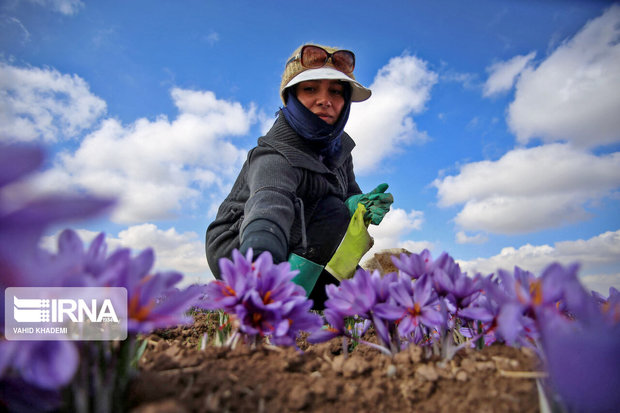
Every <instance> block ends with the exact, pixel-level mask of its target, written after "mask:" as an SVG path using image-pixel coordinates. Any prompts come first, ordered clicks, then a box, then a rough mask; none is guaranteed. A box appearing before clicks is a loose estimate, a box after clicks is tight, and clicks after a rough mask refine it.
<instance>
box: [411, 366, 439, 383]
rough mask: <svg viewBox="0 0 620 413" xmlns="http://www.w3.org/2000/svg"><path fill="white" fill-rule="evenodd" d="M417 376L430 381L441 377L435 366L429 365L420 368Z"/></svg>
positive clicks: (417, 370)
mask: <svg viewBox="0 0 620 413" xmlns="http://www.w3.org/2000/svg"><path fill="white" fill-rule="evenodd" d="M416 375H419V376H420V377H422V378H424V379H426V380H428V381H435V380H437V379H438V378H439V375H438V374H437V370H436V369H435V366H432V365H429V364H423V365H421V366H420V367H418V368H417V369H416Z"/></svg>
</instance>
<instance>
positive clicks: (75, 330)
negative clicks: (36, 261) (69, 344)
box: [4, 287, 128, 340]
mask: <svg viewBox="0 0 620 413" xmlns="http://www.w3.org/2000/svg"><path fill="white" fill-rule="evenodd" d="M127 318H128V317H127V290H126V289H125V288H122V287H45V288H40V287H39V288H36V287H9V288H7V289H6V290H5V291H4V325H5V329H4V333H5V337H6V338H7V339H8V340H124V339H126V338H127Z"/></svg>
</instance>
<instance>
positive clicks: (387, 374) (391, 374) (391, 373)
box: [385, 364, 396, 378]
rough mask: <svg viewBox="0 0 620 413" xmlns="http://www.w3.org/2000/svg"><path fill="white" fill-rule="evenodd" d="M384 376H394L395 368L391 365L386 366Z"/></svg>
mask: <svg viewBox="0 0 620 413" xmlns="http://www.w3.org/2000/svg"><path fill="white" fill-rule="evenodd" d="M385 375H386V376H387V377H388V378H391V377H394V376H396V366H395V365H393V364H390V365H389V366H388V368H387V372H386V373H385Z"/></svg>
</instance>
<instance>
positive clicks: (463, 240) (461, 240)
mask: <svg viewBox="0 0 620 413" xmlns="http://www.w3.org/2000/svg"><path fill="white" fill-rule="evenodd" d="M488 239H489V238H488V237H487V236H486V235H484V234H475V235H468V234H466V233H465V231H459V232H457V233H456V237H455V240H456V243H457V244H484V243H485V242H487V241H488Z"/></svg>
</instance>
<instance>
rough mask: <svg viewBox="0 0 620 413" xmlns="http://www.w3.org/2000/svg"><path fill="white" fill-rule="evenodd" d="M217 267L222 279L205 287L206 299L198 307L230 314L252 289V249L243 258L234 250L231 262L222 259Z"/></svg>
mask: <svg viewBox="0 0 620 413" xmlns="http://www.w3.org/2000/svg"><path fill="white" fill-rule="evenodd" d="M219 265H220V270H221V274H222V279H221V280H215V281H212V282H210V283H209V284H208V285H207V287H206V289H205V295H206V299H205V300H203V301H201V302H200V306H201V307H202V308H205V309H207V310H217V309H222V310H224V311H226V312H228V313H232V312H234V308H235V306H237V305H238V304H240V303H241V301H242V300H243V297H244V296H245V294H246V292H247V291H248V290H249V289H251V288H253V287H254V285H253V283H254V282H255V272H254V270H253V268H252V249H251V248H250V249H249V250H248V251H247V253H246V256H245V257H244V256H243V255H241V253H240V252H239V251H238V250H236V249H235V250H233V252H232V261H231V260H229V259H226V258H222V259H220V261H219Z"/></svg>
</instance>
